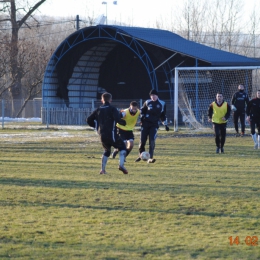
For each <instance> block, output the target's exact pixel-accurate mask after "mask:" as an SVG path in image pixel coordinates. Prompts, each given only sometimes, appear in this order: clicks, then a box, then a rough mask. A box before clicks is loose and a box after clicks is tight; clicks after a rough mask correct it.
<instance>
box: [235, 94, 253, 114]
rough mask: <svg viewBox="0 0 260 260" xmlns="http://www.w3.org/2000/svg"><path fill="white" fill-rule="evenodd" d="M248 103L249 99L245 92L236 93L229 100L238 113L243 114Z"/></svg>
mask: <svg viewBox="0 0 260 260" xmlns="http://www.w3.org/2000/svg"><path fill="white" fill-rule="evenodd" d="M248 103H249V97H248V95H247V94H246V93H245V92H240V91H238V92H236V93H235V94H234V95H233V97H232V99H231V104H232V105H234V106H235V107H236V109H237V111H239V112H244V111H245V110H246V106H247V105H248Z"/></svg>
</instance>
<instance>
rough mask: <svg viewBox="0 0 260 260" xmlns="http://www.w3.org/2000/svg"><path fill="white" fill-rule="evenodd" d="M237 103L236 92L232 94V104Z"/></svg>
mask: <svg viewBox="0 0 260 260" xmlns="http://www.w3.org/2000/svg"><path fill="white" fill-rule="evenodd" d="M235 103H236V93H235V94H234V95H233V96H232V99H231V105H235Z"/></svg>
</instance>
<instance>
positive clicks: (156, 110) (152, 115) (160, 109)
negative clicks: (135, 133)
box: [141, 98, 167, 127]
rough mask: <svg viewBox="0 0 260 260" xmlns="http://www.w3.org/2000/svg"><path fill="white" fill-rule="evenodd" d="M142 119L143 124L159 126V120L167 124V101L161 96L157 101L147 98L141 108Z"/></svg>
mask: <svg viewBox="0 0 260 260" xmlns="http://www.w3.org/2000/svg"><path fill="white" fill-rule="evenodd" d="M141 121H142V125H143V126H150V125H155V126H158V127H159V125H158V122H159V121H161V122H162V123H163V124H164V125H167V118H166V104H165V102H164V101H162V100H160V99H159V98H158V99H157V100H156V101H152V100H151V99H148V100H146V101H145V102H144V104H143V106H142V108H141Z"/></svg>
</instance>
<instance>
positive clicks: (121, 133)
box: [111, 128, 126, 159]
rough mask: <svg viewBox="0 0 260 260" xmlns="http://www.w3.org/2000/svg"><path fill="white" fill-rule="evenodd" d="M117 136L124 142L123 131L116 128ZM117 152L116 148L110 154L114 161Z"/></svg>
mask: <svg viewBox="0 0 260 260" xmlns="http://www.w3.org/2000/svg"><path fill="white" fill-rule="evenodd" d="M117 131H118V134H119V136H120V137H121V138H122V139H123V140H124V141H125V142H126V139H125V136H124V132H125V131H123V130H121V129H120V128H117ZM118 152H119V150H118V149H117V148H114V151H113V152H112V156H111V157H112V158H113V159H115V158H116V156H117V154H118Z"/></svg>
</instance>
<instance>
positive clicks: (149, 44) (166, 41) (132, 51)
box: [42, 25, 260, 108]
mask: <svg viewBox="0 0 260 260" xmlns="http://www.w3.org/2000/svg"><path fill="white" fill-rule="evenodd" d="M259 65H260V61H258V60H256V59H252V58H247V57H244V56H241V55H237V54H233V53H229V52H226V51H221V50H217V49H214V48H211V47H207V46H204V45H202V44H198V43H195V42H192V41H188V40H186V39H184V38H182V37H180V36H179V35H177V34H174V33H172V32H170V31H166V30H160V29H151V28H139V27H122V26H114V25H97V26H92V27H86V28H82V29H80V30H78V31H76V32H75V33H73V34H71V35H70V36H69V37H67V38H66V39H65V40H64V41H63V42H62V43H61V44H60V45H59V47H58V48H57V49H56V51H55V52H54V53H53V55H52V57H51V59H50V61H49V63H48V65H47V68H46V72H45V75H44V79H43V87H42V100H43V104H42V106H43V107H47V106H48V107H51V108H52V107H70V108H87V107H91V106H92V103H93V100H94V101H95V100H99V99H100V96H101V94H102V93H103V92H104V91H108V92H110V93H111V94H112V95H113V100H116V99H121V100H124V99H127V100H131V99H132V100H134V99H135V100H138V99H147V98H148V93H149V91H150V89H156V90H157V91H158V92H159V95H160V98H162V99H165V100H169V101H170V102H173V100H174V99H173V94H174V84H173V82H172V80H171V79H172V78H174V69H175V67H211V66H213V67H214V66H215V67H217V66H218V67H219V66H259Z"/></svg>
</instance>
